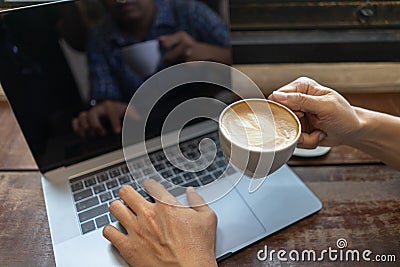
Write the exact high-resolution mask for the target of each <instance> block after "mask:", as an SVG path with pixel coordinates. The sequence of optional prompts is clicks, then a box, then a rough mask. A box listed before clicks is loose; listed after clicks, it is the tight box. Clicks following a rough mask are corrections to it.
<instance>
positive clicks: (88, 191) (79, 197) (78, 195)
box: [74, 188, 93, 201]
mask: <svg viewBox="0 0 400 267" xmlns="http://www.w3.org/2000/svg"><path fill="white" fill-rule="evenodd" d="M90 196H93V192H92V189H91V188H88V189H86V190H83V191H80V192H78V193H75V194H74V200H75V201H79V200H82V199H85V198H88V197H90Z"/></svg>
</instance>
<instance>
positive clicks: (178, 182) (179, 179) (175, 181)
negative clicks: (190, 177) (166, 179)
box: [171, 176, 183, 185]
mask: <svg viewBox="0 0 400 267" xmlns="http://www.w3.org/2000/svg"><path fill="white" fill-rule="evenodd" d="M171 182H173V183H174V184H176V185H178V184H180V183H182V182H183V179H182V178H181V177H179V176H178V177H174V178H172V179H171Z"/></svg>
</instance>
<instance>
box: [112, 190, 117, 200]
mask: <svg viewBox="0 0 400 267" xmlns="http://www.w3.org/2000/svg"><path fill="white" fill-rule="evenodd" d="M112 192H113V195H114V198H118V192H119V188H118V189H114V190H113V191H112Z"/></svg>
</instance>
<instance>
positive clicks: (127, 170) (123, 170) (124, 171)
mask: <svg viewBox="0 0 400 267" xmlns="http://www.w3.org/2000/svg"><path fill="white" fill-rule="evenodd" d="M121 172H122V173H124V174H125V173H129V169H128V167H127V166H122V167H121Z"/></svg>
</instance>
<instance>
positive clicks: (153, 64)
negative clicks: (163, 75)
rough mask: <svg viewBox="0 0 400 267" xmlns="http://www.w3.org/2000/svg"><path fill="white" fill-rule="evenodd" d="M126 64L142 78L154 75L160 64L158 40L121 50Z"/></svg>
mask: <svg viewBox="0 0 400 267" xmlns="http://www.w3.org/2000/svg"><path fill="white" fill-rule="evenodd" d="M121 54H122V58H123V60H124V61H125V63H126V64H128V66H129V67H130V68H131V69H132V70H133V71H134V72H135V73H137V74H138V75H140V76H141V77H148V76H150V75H153V74H154V73H155V72H156V71H157V68H158V66H159V64H160V61H161V52H160V46H159V42H158V40H150V41H145V42H141V43H137V44H134V45H130V46H125V47H123V48H121Z"/></svg>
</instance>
